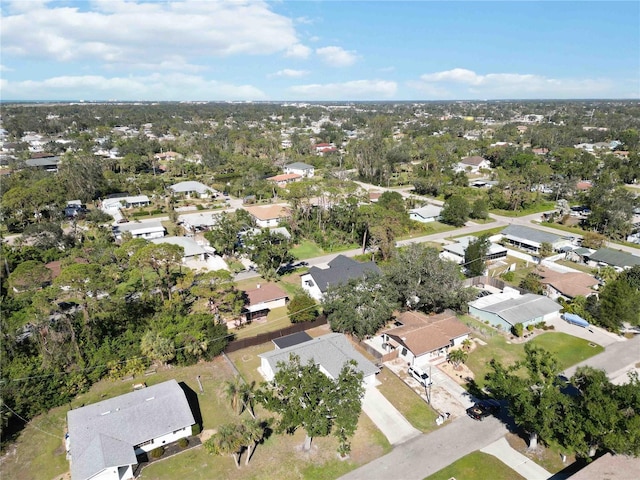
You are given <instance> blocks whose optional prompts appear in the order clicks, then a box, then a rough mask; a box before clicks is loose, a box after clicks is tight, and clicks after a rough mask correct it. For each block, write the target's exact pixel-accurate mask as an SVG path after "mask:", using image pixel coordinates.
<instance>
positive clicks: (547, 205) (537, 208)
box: [489, 202, 556, 217]
mask: <svg viewBox="0 0 640 480" xmlns="http://www.w3.org/2000/svg"><path fill="white" fill-rule="evenodd" d="M555 206H556V204H555V202H539V203H536V204H535V205H532V206H531V207H529V208H525V209H524V210H518V211H513V210H500V209H497V208H496V209H493V210H489V211H490V212H491V213H495V214H496V215H502V216H503V217H524V216H526V215H531V214H532V213H542V212H548V211H549V210H553V209H554V208H555Z"/></svg>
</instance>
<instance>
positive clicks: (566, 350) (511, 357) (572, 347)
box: [466, 332, 604, 387]
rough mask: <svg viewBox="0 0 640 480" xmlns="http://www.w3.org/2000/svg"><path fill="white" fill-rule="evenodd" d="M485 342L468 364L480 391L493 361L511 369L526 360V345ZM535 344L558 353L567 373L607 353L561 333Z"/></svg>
mask: <svg viewBox="0 0 640 480" xmlns="http://www.w3.org/2000/svg"><path fill="white" fill-rule="evenodd" d="M483 340H484V341H485V342H486V343H487V345H479V346H478V347H477V348H476V349H475V350H474V351H473V352H471V354H470V355H469V358H468V359H467V362H466V365H467V367H469V369H471V371H472V372H473V373H474V376H475V381H476V382H477V384H478V385H479V386H480V387H482V386H483V385H484V376H485V375H486V373H487V372H488V371H489V369H490V367H489V362H490V361H491V360H492V359H493V358H496V359H498V360H500V361H501V362H502V363H503V364H504V365H511V364H513V363H515V362H517V361H518V360H521V359H522V358H524V343H510V342H508V341H507V339H506V338H505V337H504V335H494V336H492V337H485V338H483ZM531 342H532V343H533V344H534V345H537V346H540V347H542V348H544V349H546V350H548V351H550V352H552V353H554V354H555V355H556V357H557V358H558V362H559V364H560V368H561V369H563V370H564V369H565V368H567V367H570V366H571V365H575V364H576V363H578V362H581V361H582V360H585V359H587V358H589V357H592V356H593V355H596V354H598V353H600V352H602V351H603V350H604V349H603V348H602V347H601V346H600V345H596V346H595V347H591V346H590V345H589V342H588V341H587V340H583V339H581V338H577V337H573V336H571V335H567V334H566V333H561V332H547V333H543V334H541V335H538V336H536V337H535V338H533V339H531Z"/></svg>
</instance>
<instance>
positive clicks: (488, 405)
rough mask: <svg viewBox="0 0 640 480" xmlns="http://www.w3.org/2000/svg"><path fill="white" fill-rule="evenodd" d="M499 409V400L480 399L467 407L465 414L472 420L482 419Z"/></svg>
mask: <svg viewBox="0 0 640 480" xmlns="http://www.w3.org/2000/svg"><path fill="white" fill-rule="evenodd" d="M498 411H500V402H498V401H497V400H492V399H490V400H481V401H479V402H477V403H476V404H475V405H474V406H473V407H469V408H467V415H469V416H470V417H471V418H473V419H474V420H484V419H485V417H488V416H490V415H494V414H496V413H498Z"/></svg>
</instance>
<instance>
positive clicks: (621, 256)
mask: <svg viewBox="0 0 640 480" xmlns="http://www.w3.org/2000/svg"><path fill="white" fill-rule="evenodd" d="M589 265H591V266H598V265H609V266H611V267H614V268H618V269H626V268H632V267H635V266H636V265H640V257H639V256H636V255H632V254H630V253H627V252H623V251H620V250H613V249H611V248H601V249H600V250H596V252H595V253H593V254H591V256H590V257H589Z"/></svg>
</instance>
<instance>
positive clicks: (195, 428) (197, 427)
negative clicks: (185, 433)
mask: <svg viewBox="0 0 640 480" xmlns="http://www.w3.org/2000/svg"><path fill="white" fill-rule="evenodd" d="M201 431H202V429H201V428H200V425H199V424H197V423H196V424H195V425H192V426H191V435H198V434H199V433H200V432H201Z"/></svg>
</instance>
